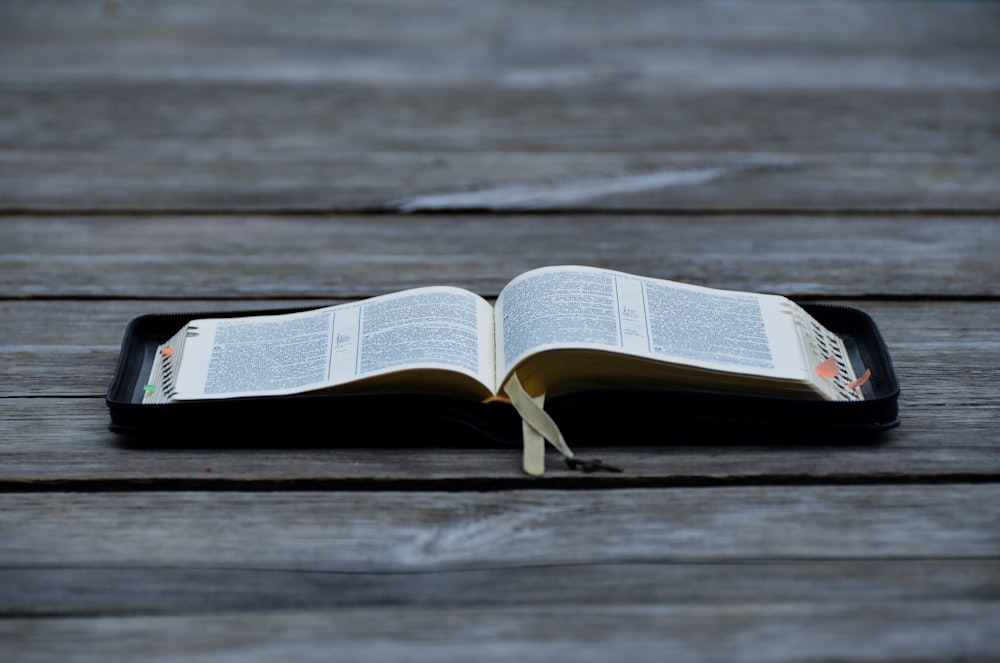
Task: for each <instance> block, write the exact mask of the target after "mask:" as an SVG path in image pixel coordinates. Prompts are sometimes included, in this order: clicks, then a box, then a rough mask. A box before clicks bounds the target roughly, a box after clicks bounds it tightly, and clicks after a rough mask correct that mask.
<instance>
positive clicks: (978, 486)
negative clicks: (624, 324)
mask: <svg viewBox="0 0 1000 663" xmlns="http://www.w3.org/2000/svg"><path fill="white" fill-rule="evenodd" d="M998 224H1000V5H997V4H994V3H990V2H914V1H910V0H896V1H892V2H861V1H848V0H837V1H830V2H822V1H820V2H805V1H803V2H771V1H767V0H765V1H761V2H754V3H728V2H677V3H665V2H664V3H661V2H652V1H648V2H641V1H635V2H629V3H618V2H610V1H604V0H589V1H588V0H581V1H579V2H572V3H563V2H515V1H513V0H507V1H503V2H492V3H485V2H480V3H459V2H444V1H435V0H416V1H412V2H403V1H402V0H396V1H392V0H381V1H374V2H372V1H369V2H357V3H325V2H319V1H314V2H308V1H302V2H287V3H285V2H283V3H270V2H264V1H263V0H258V1H249V2H239V3H237V2H217V3H201V2H194V1H193V0H174V1H172V2H110V1H109V2H104V3H100V2H87V3H70V2H65V3H63V2H55V1H54V0H49V1H40V2H15V1H13V0H8V1H7V2H3V3H0V659H2V660H5V661H7V660H9V661H66V660H95V661H96V660H100V661H133V660H143V661H149V660H157V661H159V660H163V661H201V660H205V661H220V660H222V661H226V660H233V661H237V660H238V661H271V660H278V659H283V660H323V661H326V660H330V659H335V660H340V659H344V660H359V661H392V660H406V661H463V662H464V661H469V660H518V661H553V660H572V661H607V660H609V659H612V658H623V659H627V660H649V661H665V660H670V661H678V660H692V661H762V662H764V661H766V662H771V661H820V660H822V661H832V660H838V661H934V662H938V661H980V660H982V661H990V660H996V659H997V658H998V657H1000V638H998V636H997V633H1000V387H998V383H997V379H996V372H997V367H998V366H1000V344H998V331H1000V307H998V298H1000V291H998V283H1000V259H998V258H1000V225H998ZM560 263H581V264H590V265H597V266H604V267H609V268H614V269H621V270H624V271H629V272H634V273H640V274H645V275H650V276H657V277H662V278H668V279H677V280H683V281H688V282H693V283H700V284H705V285H710V286H715V287H725V288H736V289H747V290H756V291H765V292H777V293H781V294H785V295H791V296H795V297H800V298H803V299H806V300H810V301H832V302H840V303H844V304H847V305H851V306H856V307H858V308H862V309H863V310H865V311H867V312H868V313H870V314H871V315H872V316H873V317H874V318H875V320H876V322H877V323H878V325H879V327H880V329H881V330H882V332H883V334H884V335H885V337H886V340H887V341H888V344H889V347H890V350H891V351H892V356H893V359H894V361H895V364H896V370H897V373H898V376H899V379H900V382H901V384H902V390H903V391H902V397H901V400H900V407H901V418H902V422H903V423H902V426H901V427H900V428H899V429H897V430H895V431H892V432H891V433H889V434H888V435H886V436H885V439H884V440H883V441H882V443H881V444H877V445H860V446H859V445H851V444H844V445H839V444H834V443H824V444H815V443H811V441H810V440H803V441H802V443H801V444H796V445H791V446H788V445H777V444H766V443H765V444H747V443H734V441H733V440H722V439H717V438H715V437H712V436H710V435H709V436H706V438H699V439H689V438H680V439H679V438H678V436H677V435H671V432H670V431H669V430H664V431H649V432H648V433H646V437H644V438H643V439H623V440H609V441H608V443H607V444H606V445H602V446H601V447H599V448H597V449H595V450H593V452H594V455H598V456H601V457H604V458H605V459H606V460H608V461H609V462H616V463H618V464H621V465H624V466H625V468H626V472H624V473H623V474H591V475H583V474H578V473H573V472H570V471H569V470H566V469H562V468H561V466H559V465H558V464H557V463H555V462H553V463H550V470H549V472H548V473H547V474H546V476H545V477H544V478H542V479H531V478H528V477H526V476H525V475H523V474H522V473H521V472H520V469H519V454H518V452H517V451H516V450H508V449H464V448H461V446H455V445H450V446H435V445H434V444H433V440H432V441H431V444H430V445H429V446H428V447H427V448H423V449H419V450H413V449H410V450H403V449H401V448H396V447H393V446H392V444H391V443H393V442H395V441H394V440H382V439H380V440H375V441H376V442H379V443H380V444H379V445H378V446H377V447H376V446H373V445H372V444H371V442H373V440H366V439H363V438H358V439H356V440H347V441H344V440H340V443H339V444H338V445H337V446H327V445H324V444H322V439H320V440H319V443H318V444H317V443H316V441H315V440H303V439H276V440H274V443H273V444H270V445H266V446H264V447H255V448H241V447H240V446H239V445H238V444H237V445H235V446H233V445H223V444H220V445H217V446H213V447H211V448H207V447H200V446H195V447H192V446H186V447H180V448H142V447H136V446H135V445H130V444H127V443H126V442H125V441H123V440H122V439H120V438H117V437H116V436H114V435H113V434H111V433H110V432H108V430H107V424H108V421H109V418H108V413H107V408H106V407H105V404H104V394H105V392H106V390H107V387H108V383H109V381H110V379H111V375H112V373H113V371H114V367H115V361H116V358H117V354H118V348H119V343H120V341H121V337H122V332H123V331H124V327H125V324H126V323H127V322H128V321H129V320H130V319H131V318H133V317H135V316H137V315H141V314H144V313H149V312H155V311H165V312H166V311H192V312H199V311H212V310H219V309H244V308H271V307H274V308H277V307H281V306H289V305H313V304H315V305H321V304H326V303H335V302H339V301H349V300H353V299H358V298H362V297H367V296H371V295H376V294H381V293H385V292H392V291H394V290H398V289H402V288H407V287H413V286H418V285H427V284H437V283H448V284H454V285H460V286H464V287H467V288H470V289H473V290H475V291H477V292H479V293H481V294H483V295H485V296H487V297H489V296H494V295H496V293H497V292H498V290H499V289H500V287H501V286H502V285H503V284H504V283H505V282H506V281H507V280H509V279H510V278H512V277H513V276H515V275H517V274H518V273H520V272H522V271H524V270H526V269H530V268H533V267H537V266H541V265H544V264H560ZM335 433H336V427H335V425H334V426H331V429H330V430H329V431H326V432H324V433H323V434H329V435H334V434H335ZM226 442H231V441H228V440H227V441H226ZM399 442H400V445H402V443H405V442H408V440H399ZM845 442H849V441H848V440H845ZM386 443H389V444H386ZM650 443H653V444H650Z"/></svg>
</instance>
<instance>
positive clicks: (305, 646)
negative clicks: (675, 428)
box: [0, 587, 1000, 663]
mask: <svg viewBox="0 0 1000 663" xmlns="http://www.w3.org/2000/svg"><path fill="white" fill-rule="evenodd" d="M820 589H823V588H822V587H821V588H820ZM998 619H1000V614H998V609H997V606H996V604H995V603H993V602H984V601H978V600H964V601H953V602H947V601H944V602H920V603H916V602H912V603H886V602H881V601H873V602H871V603H868V604H864V605H856V604H848V605H841V604H835V605H828V606H812V605H803V604H802V603H798V602H789V603H786V604H774V605H766V604H765V605H761V604H760V603H754V602H751V603H736V604H733V605H729V606H718V605H708V606H706V605H703V604H699V603H695V604H691V605H670V606H664V607H659V606H615V607H613V608H608V607H606V606H605V603H604V598H603V597H601V596H596V595H595V596H594V597H593V599H592V600H590V601H588V602H586V603H582V604H580V605H573V606H557V607H552V606H525V607H514V608H491V607H489V606H470V607H463V608H460V609H449V608H424V607H419V608H406V607H402V608H385V609H378V610H373V609H350V608H347V609H343V610H317V611H295V610H291V611H278V612H249V613H241V614H222V615H219V614H197V615H193V616H182V617H130V616H115V617H107V618H93V619H86V618H84V619H72V618H71V619H63V618H59V619H13V620H2V621H0V636H2V637H0V653H4V652H9V653H11V654H12V656H13V658H14V660H18V661H24V662H25V663H34V662H36V661H52V660H80V659H83V660H94V661H135V660H137V659H141V660H143V661H177V660H183V661H185V662H189V661H190V662H201V661H205V662H206V663H215V662H217V661H220V660H222V661H227V660H233V661H235V660H239V661H241V662H242V661H250V662H256V661H261V662H263V661H273V660H274V659H275V657H276V656H280V657H281V658H288V659H293V660H296V661H328V660H330V658H331V657H335V658H338V659H345V660H351V661H361V662H367V661H371V662H373V663H384V662H385V661H417V662H420V661H428V662H433V663H467V662H468V661H470V660H475V661H511V660H516V661H524V662H525V663H547V662H550V661H553V660H572V661H578V662H580V663H604V662H606V661H607V660H608V658H616V659H621V660H628V661H636V662H644V661H649V662H651V663H652V662H656V663H659V662H662V661H664V660H671V661H695V660H699V661H700V660H719V661H740V662H746V663H755V662H760V663H794V662H800V661H804V660H878V661H881V662H885V663H912V662H913V661H990V660H992V659H993V658H994V657H995V653H996V638H995V627H996V624H997V621H998Z"/></svg>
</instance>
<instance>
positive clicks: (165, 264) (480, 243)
mask: <svg viewBox="0 0 1000 663" xmlns="http://www.w3.org/2000/svg"><path fill="white" fill-rule="evenodd" d="M845 238H850V241H845ZM998 254H1000V223H998V222H997V217H996V216H993V215H984V216H975V215H973V216H955V217H949V216H944V217H941V216H917V217H914V218H910V217H906V216H903V217H900V216H878V215H874V216H867V215H862V216H858V217H853V216H847V217H838V218H837V219H836V220H834V219H832V218H830V217H824V216H797V215H796V216H785V215H777V216H775V215H694V216H689V215H679V216H661V215H609V216H605V215H584V216H578V215H562V214H552V215H540V216H539V215H503V216H497V215H440V214H437V215H436V214H420V215H379V214H377V215H363V216H357V215H343V216H342V215H319V216H287V217H285V216H278V217H275V216H249V217H240V216H219V217H216V216H190V217H189V216H153V217H143V216H139V217H136V216H130V215H125V216H120V217H115V216H112V217H108V216H100V217H93V218H91V217H72V216H71V217H64V216H53V217H48V216H46V217H34V216H6V217H0V292H2V293H3V294H4V295H6V296H7V297H21V298H30V297H45V298H54V297H95V298H101V299H108V298H120V297H128V298H156V299H161V298H162V299H195V298H199V297H203V298H237V297H238V298H242V299H247V298H324V299H327V298H329V299H336V298H340V297H365V296H369V295H375V294H381V293H385V292H391V291H395V290H400V289H403V288H406V287H413V286H418V285H428V284H441V283H447V284H450V285H457V286H462V287H467V288H470V289H472V290H474V291H476V292H479V293H480V294H483V295H486V296H490V295H495V294H496V293H497V292H499V290H500V288H501V287H502V285H503V284H504V283H506V282H507V281H508V280H509V279H511V278H513V277H514V276H516V275H517V274H518V273H520V272H522V271H525V270H527V269H530V268H534V267H538V266H542V265H548V264H580V263H582V264H591V265H595V266H599V267H609V268H614V269H621V270H623V271H628V272H633V273H637V274H643V275H647V276H656V277H660V278H668V279H674V280H679V281H686V282H690V283H698V284H703V285H709V286H713V287H720V288H732V289H737V290H754V291H763V292H778V293H781V294H785V295H789V296H812V297H816V296H837V297H845V296H848V297H850V296H853V297H862V296H935V297H936V296H962V297H984V296H996V295H998V294H1000V290H998V288H1000V285H998V284H1000V262H998V261H997V260H996V256H997V255H998ZM194 275H197V276H196V277H195V276H194Z"/></svg>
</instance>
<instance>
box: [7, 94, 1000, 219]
mask: <svg viewBox="0 0 1000 663" xmlns="http://www.w3.org/2000/svg"><path fill="white" fill-rule="evenodd" d="M18 103H21V102H18ZM123 103H124V102H123ZM262 103H265V102H262ZM266 103H268V104H276V103H278V102H276V101H269V102H266ZM789 103H794V102H789ZM918 105H919V104H918ZM997 106H998V107H1000V104H997ZM996 110H997V108H994V107H991V108H990V109H989V112H990V113H991V114H993V115H994V116H995V115H996ZM179 112H181V113H182V114H187V115H192V114H194V115H196V114H197V112H198V111H197V108H188V109H183V110H181V111H179ZM834 112H836V111H834ZM442 122H445V123H447V120H442ZM827 123H828V122H827V121H826V118H824V117H822V116H821V117H818V118H816V124H817V125H819V126H822V125H824V124H827ZM958 123H959V124H961V122H958ZM656 130H657V131H659V132H663V131H666V132H667V133H671V131H669V128H667V129H665V128H664V127H662V126H659V125H658V126H657V127H656ZM579 131H581V132H583V133H586V132H588V131H590V130H589V129H588V128H586V127H583V128H581V129H579ZM622 131H624V129H622ZM687 131H688V129H687V128H686V127H676V129H674V130H673V131H672V133H675V134H683V133H687ZM990 131H992V132H996V129H995V128H992V129H984V132H987V133H988V132H990ZM248 140H249V139H248ZM329 140H330V139H328V140H327V141H325V142H327V143H328V142H329ZM747 140H748V141H750V139H749V138H748V139H747ZM858 140H861V138H860V137H858ZM970 140H971V139H970ZM145 142H146V137H137V138H136V139H135V143H137V145H136V146H135V147H133V148H128V149H118V150H113V151H109V152H107V153H102V152H101V151H100V150H96V149H94V148H92V147H81V148H72V149H63V150H60V149H51V148H42V147H40V148H37V149H31V150H17V151H13V150H7V151H0V213H9V212H24V211H42V212H50V211H63V212H67V213H72V212H74V211H78V210H84V211H88V212H91V211H96V212H101V211H123V212H130V211H135V210H140V211H154V212H162V213H177V212H200V211H220V212H251V211H252V212H273V211H280V212H316V211H335V212H351V211H362V210H364V211H370V210H375V211H388V212H393V211H404V212H409V211H421V210H423V211H469V210H487V211H518V210H531V209H554V210H578V209H581V208H583V209H594V210H605V211H608V212H613V211H615V210H628V211H654V212H655V211H663V210H665V211H677V212H683V211H687V212H698V211H702V210H711V211H717V212H733V211H736V212H739V211H757V212H768V211H775V210H779V211H780V210H794V211H816V212H823V213H834V212H842V211H848V212H851V211H901V212H911V211H920V210H929V211H939V210H947V211H959V212H961V211H988V212H995V211H996V210H997V209H998V208H1000V195H998V194H997V189H996V186H995V183H996V182H995V178H994V177H993V175H992V174H993V173H995V172H996V171H997V170H998V163H1000V158H998V157H997V156H996V155H995V151H996V150H995V149H993V148H990V149H993V153H987V154H964V153H963V151H964V149H965V148H964V147H962V146H954V145H952V146H948V147H949V150H948V151H943V152H940V153H931V152H923V153H907V154H904V155H880V154H877V153H850V154H807V155H802V154H798V153H792V154H775V153H767V154H756V155H755V154H747V153H744V152H736V151H733V152H725V153H719V152H714V153H713V152H701V153H691V154H683V153H681V154H679V153H677V152H650V151H649V148H647V149H646V150H641V151H640V150H637V149H635V148H633V147H629V146H620V145H618V146H613V145H608V146H603V147H601V148H599V150H600V151H597V152H580V151H579V150H578V149H574V150H570V151H557V152H553V151H522V150H519V149H514V150H511V149H502V148H498V149H497V150H495V151H483V152H468V151H465V150H461V149H460V148H457V147H455V148H448V149H445V150H436V149H430V150H429V149H422V148H414V149H413V150H410V151H405V152H400V151H391V150H386V149H385V148H383V147H381V146H346V147H344V146H340V145H336V144H332V145H331V144H325V145H323V146H321V147H320V148H319V149H320V150H321V153H316V152H315V151H313V150H312V149H311V148H304V149H298V148H286V147H281V146H276V147H274V148H266V147H264V146H256V147H254V148H246V147H234V148H229V147H226V146H223V147H216V146H213V145H212V143H211V140H210V139H208V138H204V137H201V136H190V137H180V138H178V140H177V144H176V145H175V146H173V147H172V148H170V150H169V151H170V152H173V154H169V153H168V154H161V153H159V152H158V151H157V150H156V149H155V146H153V145H144V144H143V143H145ZM314 142H315V141H310V142H309V144H310V145H312V144H313V143H314ZM981 142H986V143H989V141H988V139H982V141H981ZM192 144H197V147H192ZM540 149H541V148H540ZM545 149H546V150H549V149H550V148H545ZM731 149H732V150H739V149H740V148H739V147H733V148H731ZM801 149H806V148H801ZM199 152H201V153H199ZM205 152H208V153H207V154H206V153H205Z"/></svg>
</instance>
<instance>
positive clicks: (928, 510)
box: [0, 484, 1000, 596]
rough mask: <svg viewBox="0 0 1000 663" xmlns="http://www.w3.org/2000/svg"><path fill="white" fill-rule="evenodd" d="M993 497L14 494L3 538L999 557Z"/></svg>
mask: <svg viewBox="0 0 1000 663" xmlns="http://www.w3.org/2000/svg"><path fill="white" fill-rule="evenodd" d="M998 497H1000V486H998V485H996V484H982V485H949V484H939V485H937V484H922V485H919V484H918V485H912V486H905V485H898V486H832V485H827V486H798V487H796V488H795V489H794V490H789V489H788V487H786V486H751V487H718V488H713V489H707V490H706V489H699V488H675V489H617V490H600V489H595V490H583V491H581V490H565V491H563V490H505V491H500V492H493V491H485V492H472V491H466V492H460V493H452V492H448V491H392V490H386V491H375V492H371V491H271V492H212V491H195V492H186V491H148V492H127V493H114V492H111V493H94V494H87V493H62V492H58V491H52V492H48V493H20V494H17V493H7V494H2V495H0V503H2V504H3V505H4V508H3V510H2V511H0V522H2V523H3V528H4V531H6V532H16V533H17V535H16V536H5V537H3V538H2V539H0V560H2V564H3V566H4V568H7V569H17V568H39V569H41V568H49V567H53V568H90V567H93V568H98V569H114V568H127V567H143V568H157V567H168V568H190V569H199V568H200V569H213V568H223V569H234V570H235V569H244V570H254V569H257V570H264V569H286V570H300V571H307V570H308V571H337V572H344V573H346V572H357V573H387V572H416V571H443V570H459V569H464V570H470V571H475V570H478V571H483V570H486V569H492V568H519V567H526V566H531V567H537V566H549V565H561V564H575V565H589V564H606V563H616V562H625V563H631V564H642V563H681V562H685V561H692V560H697V561H701V562H705V563H707V562H727V561H728V562H732V561H741V562H750V561H756V560H761V559H770V560H776V561H792V560H842V561H843V560H848V561H849V560H857V559H859V558H861V559H865V560H891V559H896V558H901V559H904V560H908V559H909V560H912V559H936V558H942V557H944V558H955V559H966V558H983V559H996V556H997V553H998V551H1000V531H998V530H997V529H996V527H995V523H996V522H997V517H998V515H1000V500H998V499H997V498H998ZM53 537H58V540H60V541H62V545H60V546H57V547H53V546H52V545H51V542H52V541H53V540H55V539H54V538H53ZM996 589H997V588H996V586H995V585H993V589H992V590H991V591H992V592H993V595H994V596H995V592H996Z"/></svg>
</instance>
